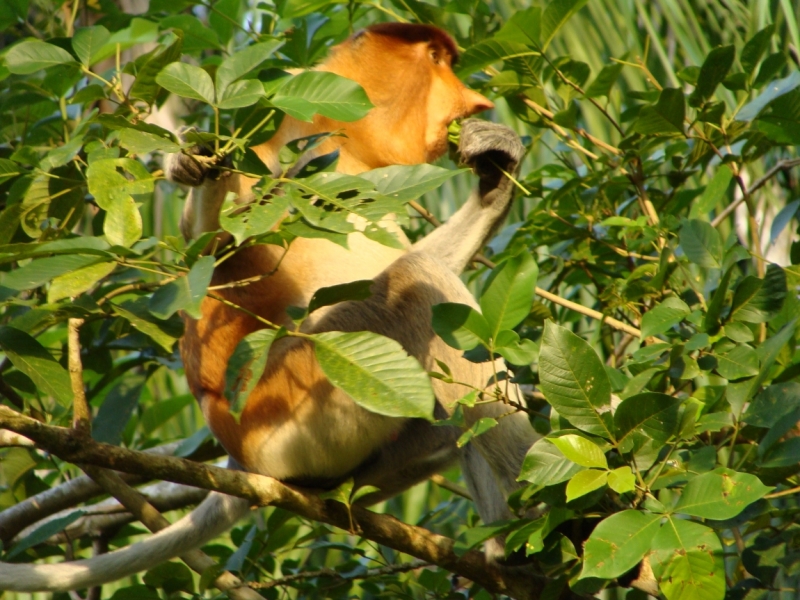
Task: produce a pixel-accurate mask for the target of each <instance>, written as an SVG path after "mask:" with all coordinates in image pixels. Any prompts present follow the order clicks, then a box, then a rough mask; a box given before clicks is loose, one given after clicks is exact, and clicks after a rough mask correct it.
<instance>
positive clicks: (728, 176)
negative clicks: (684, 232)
mask: <svg viewBox="0 0 800 600" xmlns="http://www.w3.org/2000/svg"><path fill="white" fill-rule="evenodd" d="M732 179H733V171H731V169H730V167H728V166H727V165H720V166H719V168H718V169H717V172H716V173H714V177H712V178H711V181H709V182H708V185H707V186H706V189H705V190H703V194H702V195H701V196H700V197H699V198H698V199H697V200H695V201H694V202H693V203H692V208H691V210H690V211H689V217H690V218H692V219H694V218H698V217H706V216H707V215H708V213H709V212H710V211H712V210H714V208H716V206H717V205H718V204H719V203H720V201H721V200H722V199H723V198H724V197H725V192H727V191H728V187H729V186H730V183H731V180H732Z"/></svg>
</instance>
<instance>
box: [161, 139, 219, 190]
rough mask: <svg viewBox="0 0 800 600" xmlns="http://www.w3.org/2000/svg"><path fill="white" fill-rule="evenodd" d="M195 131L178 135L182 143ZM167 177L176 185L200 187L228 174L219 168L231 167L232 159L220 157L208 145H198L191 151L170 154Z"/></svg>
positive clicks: (166, 169) (167, 163)
mask: <svg viewBox="0 0 800 600" xmlns="http://www.w3.org/2000/svg"><path fill="white" fill-rule="evenodd" d="M193 131H195V129H194V128H193V127H192V128H187V129H183V130H181V131H180V132H179V133H178V137H179V138H180V139H181V141H184V140H185V139H186V137H187V136H186V134H187V133H189V132H193ZM166 161H167V162H166V168H165V171H166V173H167V177H168V178H169V179H170V180H171V181H174V182H175V183H181V184H183V185H188V186H190V187H199V186H201V185H202V184H203V182H204V181H206V179H210V180H217V179H219V178H220V177H224V176H226V175H227V174H228V172H227V171H224V170H222V169H219V168H217V166H230V157H228V156H218V155H216V154H215V153H214V150H213V149H212V148H211V147H210V146H208V145H207V144H203V143H198V144H196V145H195V146H192V147H191V148H190V149H189V150H187V151H184V152H178V153H175V154H170V155H168V156H167V159H166Z"/></svg>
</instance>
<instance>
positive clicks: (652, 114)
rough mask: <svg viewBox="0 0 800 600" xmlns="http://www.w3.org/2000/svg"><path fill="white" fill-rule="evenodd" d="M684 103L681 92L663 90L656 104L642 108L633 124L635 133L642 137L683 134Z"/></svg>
mask: <svg viewBox="0 0 800 600" xmlns="http://www.w3.org/2000/svg"><path fill="white" fill-rule="evenodd" d="M685 117H686V101H685V98H684V96H683V92H682V91H681V90H677V89H674V88H664V89H663V90H662V91H661V95H660V96H659V97H658V102H657V103H656V104H653V105H651V106H643V107H642V109H641V110H640V111H639V116H638V118H637V119H636V122H635V123H634V124H633V130H634V131H635V132H636V133H641V134H644V135H655V134H676V133H680V134H682V133H683V120H684V118H685Z"/></svg>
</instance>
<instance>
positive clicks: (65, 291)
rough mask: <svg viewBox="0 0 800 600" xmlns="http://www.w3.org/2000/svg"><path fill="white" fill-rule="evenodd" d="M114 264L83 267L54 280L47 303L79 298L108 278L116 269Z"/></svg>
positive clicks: (104, 263) (103, 263)
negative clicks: (73, 297)
mask: <svg viewBox="0 0 800 600" xmlns="http://www.w3.org/2000/svg"><path fill="white" fill-rule="evenodd" d="M116 266H117V264H116V263H113V262H101V263H96V264H93V265H87V266H85V267H81V268H79V269H76V270H74V271H70V272H69V273H65V274H64V275H59V276H58V277H55V278H54V279H53V283H52V284H51V285H50V289H49V290H48V291H47V301H48V302H57V301H58V300H61V299H62V298H68V297H71V296H78V295H80V294H82V293H83V292H85V291H86V290H88V289H89V288H91V287H92V286H93V285H95V284H96V283H97V282H98V281H100V280H101V279H103V278H104V277H106V276H107V275H109V274H110V273H111V271H113V270H114V269H115V268H116Z"/></svg>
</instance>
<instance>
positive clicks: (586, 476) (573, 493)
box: [567, 469, 608, 502]
mask: <svg viewBox="0 0 800 600" xmlns="http://www.w3.org/2000/svg"><path fill="white" fill-rule="evenodd" d="M607 481H608V471H599V470H597V469H588V470H586V471H579V472H578V473H575V475H573V476H572V479H570V480H569V483H568V484H567V502H572V501H573V500H575V498H580V497H581V496H585V495H586V494H588V493H589V492H593V491H595V490H596V489H598V488H601V487H603V486H604V485H605V484H606V482H607Z"/></svg>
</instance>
